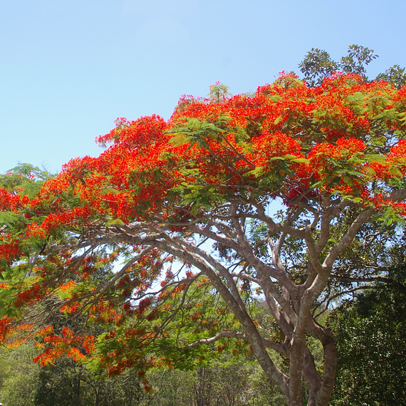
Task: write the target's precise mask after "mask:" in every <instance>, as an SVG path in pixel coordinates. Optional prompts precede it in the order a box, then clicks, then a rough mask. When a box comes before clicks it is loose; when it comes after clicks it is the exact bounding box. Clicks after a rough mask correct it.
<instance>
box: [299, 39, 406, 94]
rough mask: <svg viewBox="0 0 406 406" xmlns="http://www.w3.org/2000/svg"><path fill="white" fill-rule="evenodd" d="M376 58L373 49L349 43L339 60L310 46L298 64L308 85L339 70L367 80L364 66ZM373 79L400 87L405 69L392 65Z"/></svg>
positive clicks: (404, 77) (404, 80)
mask: <svg viewBox="0 0 406 406" xmlns="http://www.w3.org/2000/svg"><path fill="white" fill-rule="evenodd" d="M376 58H378V55H376V54H375V51H373V50H372V49H369V48H367V47H364V46H360V45H350V46H349V47H348V55H347V56H343V57H342V58H341V60H340V61H333V60H332V59H331V56H330V54H329V53H328V52H326V51H323V50H320V49H318V48H312V49H311V50H310V51H309V52H308V53H307V54H306V56H305V58H304V60H303V61H302V62H301V63H300V64H299V69H300V71H301V72H302V73H303V74H304V79H305V80H306V81H307V83H308V84H309V85H310V86H316V85H320V84H321V83H322V82H323V79H324V78H326V77H328V76H330V75H331V74H332V73H334V72H337V71H340V72H344V73H358V74H360V75H362V76H363V78H364V80H368V77H367V71H366V66H367V65H369V64H370V63H371V62H372V61H373V60H374V59H376ZM375 80H385V81H388V82H390V83H391V84H393V85H394V86H396V87H397V88H398V89H400V88H401V87H402V86H403V85H404V84H406V74H405V69H404V68H401V67H400V66H399V65H394V66H392V67H391V68H389V69H387V70H386V71H385V73H380V74H379V75H378V76H377V77H376V79H375Z"/></svg>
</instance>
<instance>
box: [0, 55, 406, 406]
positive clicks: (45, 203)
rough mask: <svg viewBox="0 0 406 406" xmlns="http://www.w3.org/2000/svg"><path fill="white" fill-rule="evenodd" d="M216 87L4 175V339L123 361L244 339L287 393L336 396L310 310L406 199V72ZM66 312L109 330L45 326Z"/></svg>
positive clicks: (401, 211)
mask: <svg viewBox="0 0 406 406" xmlns="http://www.w3.org/2000/svg"><path fill="white" fill-rule="evenodd" d="M355 51H357V50H355ZM355 51H354V52H355ZM357 52H358V51H357ZM357 55H358V53H356V54H355V56H353V57H354V58H358V57H360V58H362V57H363V56H362V55H363V54H362V53H361V54H360V55H361V56H357ZM361 73H362V72H361ZM216 89H217V91H218V92H219V94H218V95H214V97H209V98H208V99H194V98H193V97H183V98H182V99H181V104H180V106H179V108H178V109H175V112H174V114H173V115H172V117H171V118H170V120H168V121H165V120H163V119H162V118H160V117H158V116H155V115H153V116H151V117H142V118H140V119H138V120H136V121H128V120H125V119H120V120H118V121H117V125H116V128H115V129H114V130H112V131H111V132H110V133H109V134H107V135H105V136H102V137H99V139H98V142H99V143H101V144H102V145H105V144H108V143H111V144H112V145H111V146H110V147H109V148H107V149H106V150H105V151H104V152H103V153H102V154H101V155H100V156H99V157H97V158H90V157H84V158H76V159H73V160H71V161H70V162H69V163H68V164H66V165H65V166H64V167H63V169H62V171H61V173H60V174H58V175H57V176H56V177H54V178H51V179H48V180H45V179H43V178H44V176H43V174H41V172H38V170H33V169H32V168H31V171H29V173H24V172H23V171H21V170H20V172H18V170H17V171H14V172H12V173H10V174H9V175H6V176H4V177H3V179H2V184H3V186H2V189H1V190H0V202H1V208H2V215H1V222H2V224H3V226H2V234H1V236H0V238H1V245H0V258H1V267H2V275H3V278H4V282H3V283H2V284H1V292H0V300H1V303H2V305H1V311H2V319H1V322H0V337H2V338H3V340H6V339H7V340H12V339H13V337H15V339H19V338H20V336H24V335H27V334H36V337H37V338H41V337H42V338H43V341H44V352H43V353H42V355H41V356H39V357H38V358H37V362H40V363H41V364H43V365H45V364H48V363H52V362H53V361H54V359H55V357H57V356H59V355H61V354H66V355H67V356H68V357H70V358H72V359H74V360H81V359H84V358H86V356H87V354H92V357H93V359H92V361H91V362H92V363H93V365H95V364H97V363H100V364H101V365H102V366H104V367H106V368H107V369H108V371H109V373H110V374H118V373H120V372H121V371H123V370H124V369H125V368H128V367H133V368H137V369H138V371H139V374H140V375H141V376H142V374H143V373H144V371H146V370H148V369H149V368H151V367H154V366H162V365H166V366H168V367H181V368H187V367H189V366H191V365H193V366H204V365H205V364H206V363H208V362H209V361H210V359H213V358H215V357H216V356H217V354H220V353H221V352H222V351H224V350H228V351H231V352H232V353H234V354H244V353H245V354H247V355H252V356H254V357H255V358H256V360H257V362H258V364H259V365H260V367H261V368H262V369H263V371H264V373H265V374H266V375H267V376H268V378H269V379H270V380H271V381H272V382H274V384H275V385H276V386H277V387H278V388H279V390H280V391H281V392H282V394H283V395H284V396H285V398H286V399H287V402H288V404H289V405H291V406H296V405H303V404H304V402H307V404H308V405H317V406H323V405H327V404H328V402H329V399H330V396H331V393H332V390H333V386H334V380H335V374H336V367H337V350H336V346H335V343H334V338H333V335H332V333H331V331H330V330H329V329H328V328H327V327H326V326H324V325H322V324H320V323H318V321H317V320H316V318H315V315H314V314H313V309H314V306H315V304H317V302H318V301H319V298H320V296H321V295H322V294H323V293H324V292H325V291H326V290H327V289H328V287H329V282H330V281H331V279H332V278H333V277H334V276H337V275H338V276H339V275H340V273H339V272H340V269H341V268H340V265H342V261H341V259H342V258H343V257H344V256H345V253H346V250H348V249H350V248H351V247H352V244H356V243H357V241H358V240H357V236H358V235H359V233H362V231H363V227H370V225H371V224H378V225H380V226H381V225H387V226H389V225H390V224H392V223H396V222H398V221H402V218H403V216H404V215H405V213H406V212H405V208H406V205H405V203H404V199H405V198H406V188H405V179H404V177H405V170H406V141H405V140H404V137H405V129H406V126H405V117H406V88H405V87H401V88H400V89H397V88H395V87H394V86H393V85H391V84H390V83H387V82H382V81H380V82H372V83H369V82H366V81H365V79H364V78H363V77H362V75H359V74H357V73H349V74H333V75H331V76H330V77H329V78H326V79H324V81H323V82H322V84H321V85H320V86H316V87H308V86H306V84H305V83H304V82H302V81H300V80H298V78H297V77H296V76H294V75H293V74H288V75H284V76H281V77H280V78H279V79H277V80H276V81H275V82H274V83H273V84H271V85H265V86H261V87H259V88H258V90H257V92H256V93H255V95H254V96H252V97H251V96H247V95H237V96H233V97H228V96H227V95H226V90H227V89H225V90H224V89H222V88H221V87H220V86H219V85H218V84H217V85H216ZM38 186H40V188H39V187H38ZM275 206H276V207H281V210H280V211H279V212H278V213H277V214H274V213H275V209H274V207H275ZM259 299H261V300H263V303H262V304H261V306H259ZM37 302H41V303H44V304H45V307H44V308H45V309H46V311H43V312H42V313H38V312H37V313H36V314H35V319H33V313H32V309H33V307H32V305H33V304H34V303H37ZM264 308H265V309H266V312H267V313H268V314H269V317H264V311H263V310H264ZM58 311H60V312H62V313H64V314H66V315H71V316H72V317H77V315H78V314H80V315H82V316H81V317H87V318H88V324H89V325H96V324H101V325H102V326H103V327H104V328H108V329H109V332H108V333H102V334H100V335H99V336H97V334H95V335H96V337H94V335H91V334H88V333H83V332H81V331H78V330H77V331H75V330H74V329H73V328H69V327H64V328H63V329H62V331H61V334H58V333H56V332H55V331H54V330H53V328H52V326H48V327H45V328H43V329H42V330H40V331H36V330H35V325H38V324H41V323H42V324H45V325H46V323H47V320H48V318H49V314H50V313H52V312H58ZM27 324H28V325H27ZM27 331H28V332H27ZM29 331H32V332H29ZM95 331H96V330H95ZM315 342H318V343H319V344H320V345H321V346H322V348H323V360H324V361H323V366H322V368H318V367H316V365H315V360H314V350H313V349H314V348H315V347H314V346H315ZM312 350H313V352H312ZM273 353H276V354H278V357H279V358H278V357H275V356H273V355H272V354H273ZM144 384H145V386H146V388H147V389H148V388H149V384H148V382H147V381H144Z"/></svg>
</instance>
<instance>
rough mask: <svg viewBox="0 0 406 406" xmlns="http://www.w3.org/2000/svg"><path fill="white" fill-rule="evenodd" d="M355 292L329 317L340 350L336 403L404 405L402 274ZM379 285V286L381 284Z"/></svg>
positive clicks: (405, 294)
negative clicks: (351, 297)
mask: <svg viewBox="0 0 406 406" xmlns="http://www.w3.org/2000/svg"><path fill="white" fill-rule="evenodd" d="M405 270H406V268H405V265H404V264H402V265H400V266H397V267H394V268H391V269H390V270H389V276H390V277H391V278H392V282H391V283H387V284H383V283H382V282H379V283H378V286H377V287H376V289H372V290H368V291H366V292H365V293H362V294H358V295H357V297H356V299H355V300H353V301H348V302H347V303H346V304H345V305H344V306H342V307H340V309H337V310H336V311H335V312H334V313H333V315H332V316H331V324H332V328H333V331H334V333H335V336H336V340H337V347H338V354H339V368H338V379H337V385H336V389H335V394H334V402H333V404H336V405H349V404H351V405H357V404H371V405H372V404H377V405H392V404H393V405H395V404H399V405H400V404H402V403H403V402H404V399H405V396H406V391H405V388H406V368H405V358H406V345H405V341H404V337H405V334H406V323H405V320H406V312H405V307H404V303H405V299H406V284H405V281H406V273H405ZM379 285H380V286H379Z"/></svg>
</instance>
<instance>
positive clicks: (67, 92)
mask: <svg viewBox="0 0 406 406" xmlns="http://www.w3.org/2000/svg"><path fill="white" fill-rule="evenodd" d="M405 15H406V1H405V0H387V1H385V2H383V1H378V0H341V1H338V2H337V1H328V0H306V1H304V0H284V1H280V0H278V1H275V0H217V1H214V0H0V36H1V40H0V50H1V51H0V55H1V58H2V60H1V64H0V123H1V125H0V139H1V160H0V173H4V172H6V171H7V170H8V169H10V168H12V167H14V166H15V165H16V164H17V163H18V162H29V163H32V164H34V165H38V166H45V167H46V168H47V169H48V170H49V171H51V172H57V171H59V170H60V167H61V165H62V164H63V163H65V162H67V161H68V160H69V159H70V158H74V157H77V156H84V155H91V156H95V155H98V154H99V153H100V152H101V150H100V148H99V147H97V146H96V144H95V143H94V139H95V137H97V136H98V135H101V134H105V133H107V132H108V131H110V130H111V129H112V128H113V127H114V120H115V119H116V118H117V117H126V118H128V119H137V118H138V117H140V116H144V115H150V114H153V113H156V114H159V115H161V116H162V117H164V118H166V119H167V118H169V117H170V115H171V113H172V111H173V109H174V107H175V106H176V103H177V100H178V98H179V97H180V96H181V95H182V94H193V95H195V96H206V95H207V93H208V91H209V86H210V84H213V83H215V82H216V81H221V82H223V83H224V84H226V85H227V86H229V87H230V92H231V93H233V94H237V93H243V92H248V91H254V90H255V89H256V88H257V86H259V85H263V84H265V83H269V82H272V81H273V80H274V79H275V77H277V76H278V72H280V71H282V70H285V71H291V70H294V71H296V72H297V73H299V70H298V68H297V65H298V63H299V62H300V61H301V60H302V59H303V57H304V55H305V54H306V53H307V52H308V51H309V50H310V49H311V48H312V47H318V48H320V49H324V50H326V51H328V52H329V53H330V54H331V56H332V57H333V58H334V59H339V58H340V57H341V56H343V55H344V54H346V52H347V48H348V45H350V44H358V45H364V46H367V47H369V48H371V49H374V50H375V51H376V53H377V54H378V55H379V59H377V60H376V61H374V62H373V63H372V64H371V65H370V69H369V73H370V75H371V76H372V77H374V76H375V75H376V74H378V73H379V72H383V71H384V70H385V69H387V68H389V67H390V66H393V65H394V64H399V65H401V66H402V67H403V66H406V52H405V51H406V41H405V40H406V24H405V22H404V18H405Z"/></svg>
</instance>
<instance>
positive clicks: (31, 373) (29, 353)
mask: <svg viewBox="0 0 406 406" xmlns="http://www.w3.org/2000/svg"><path fill="white" fill-rule="evenodd" d="M37 354H38V350H36V349H35V347H34V346H33V345H32V344H31V345H28V344H25V345H22V346H20V347H18V348H13V349H11V350H7V351H4V352H3V353H2V354H1V356H0V360H1V365H2V371H1V372H0V374H1V375H2V377H3V379H4V381H3V383H2V386H1V388H0V399H1V401H2V402H3V403H4V405H17V406H23V405H24V406H47V405H49V406H54V405H58V406H64V405H67V406H71V405H78V406H80V405H85V406H88V405H96V406H102V405H109V406H115V405H117V406H121V405H123V406H125V405H134V404H139V401H140V400H141V399H145V398H147V397H148V395H147V394H145V392H144V390H143V388H142V385H140V381H139V379H138V376H137V374H136V372H135V371H126V372H125V373H124V374H123V375H121V376H120V377H113V378H109V377H107V376H105V374H104V375H103V374H100V373H99V374H94V373H92V372H90V371H89V370H88V369H86V368H85V367H84V366H83V365H81V364H80V363H77V362H74V361H72V360H71V359H69V358H66V357H63V358H59V359H57V360H56V361H55V365H53V366H42V367H41V366H39V365H38V364H34V363H33V362H32V358H33V357H34V356H35V355H37Z"/></svg>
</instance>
